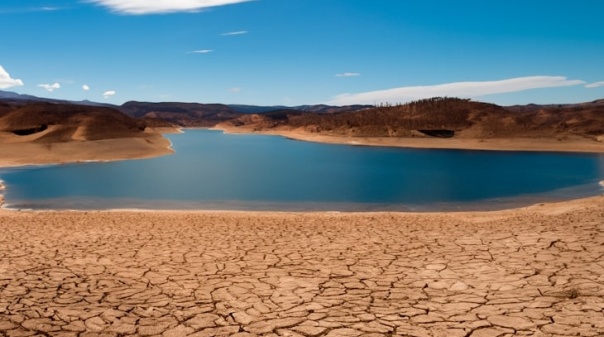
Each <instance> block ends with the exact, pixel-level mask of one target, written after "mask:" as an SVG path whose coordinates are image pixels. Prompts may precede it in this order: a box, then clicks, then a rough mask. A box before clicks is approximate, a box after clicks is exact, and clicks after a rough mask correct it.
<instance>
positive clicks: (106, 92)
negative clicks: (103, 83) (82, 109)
mask: <svg viewBox="0 0 604 337" xmlns="http://www.w3.org/2000/svg"><path fill="white" fill-rule="evenodd" d="M112 96H115V90H109V91H105V92H104V93H103V97H105V98H109V97H112Z"/></svg>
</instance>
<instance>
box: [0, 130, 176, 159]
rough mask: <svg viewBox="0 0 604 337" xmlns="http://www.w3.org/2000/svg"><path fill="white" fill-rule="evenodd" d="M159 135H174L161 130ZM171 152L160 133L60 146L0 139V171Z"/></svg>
mask: <svg viewBox="0 0 604 337" xmlns="http://www.w3.org/2000/svg"><path fill="white" fill-rule="evenodd" d="M161 132H162V133H175V132H176V131H174V132H170V130H161ZM172 153H174V150H173V149H172V143H171V142H170V140H169V139H167V138H165V137H163V136H162V134H160V133H159V132H157V133H156V132H155V131H154V132H150V133H148V135H147V136H146V137H138V138H136V137H133V138H114V139H102V140H95V141H70V142H62V143H49V144H44V143H36V142H11V141H6V139H3V138H2V137H0V168H1V167H16V166H28V165H49V164H66V163H79V162H88V161H116V160H133V159H145V158H153V157H159V156H164V155H168V154H172Z"/></svg>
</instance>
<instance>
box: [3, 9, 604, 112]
mask: <svg viewBox="0 0 604 337" xmlns="http://www.w3.org/2000/svg"><path fill="white" fill-rule="evenodd" d="M602 13H604V1H596V0H575V1H551V0H549V1H542V0H531V1H517V0H508V1H503V0H491V1H484V0H480V1H479V0H465V1H450V0H421V1H420V0H256V1H242V0H83V1H79V0H72V1H67V0H28V1H23V0H2V2H1V3H0V23H1V25H2V26H3V28H4V30H3V34H2V39H1V41H0V89H1V90H8V91H15V92H18V93H24V94H33V95H37V96H43V97H51V98H59V99H70V100H82V99H88V100H93V101H100V102H108V103H115V104H121V103H123V102H125V101H128V100H141V101H186V102H203V103H211V102H220V103H243V104H258V105H299V104H315V103H332V104H338V105H343V104H353V103H370V104H373V103H381V102H393V103H394V102H405V101H409V100H413V99H418V98H423V97H431V96H445V95H446V96H459V97H470V98H473V99H476V100H481V101H487V102H493V103H497V104H502V105H511V104H526V103H573V102H583V101H591V100H595V99H600V98H604V25H602V20H601V15H602ZM84 86H86V87H84ZM85 89H88V90H85Z"/></svg>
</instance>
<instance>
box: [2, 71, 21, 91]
mask: <svg viewBox="0 0 604 337" xmlns="http://www.w3.org/2000/svg"><path fill="white" fill-rule="evenodd" d="M20 86H23V81H21V80H18V79H14V78H11V77H10V75H9V74H8V72H7V71H6V70H4V67H2V66H0V89H6V88H10V87H20Z"/></svg>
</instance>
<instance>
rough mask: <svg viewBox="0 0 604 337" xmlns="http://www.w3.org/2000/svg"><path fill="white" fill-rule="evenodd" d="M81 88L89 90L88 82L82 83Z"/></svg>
mask: <svg viewBox="0 0 604 337" xmlns="http://www.w3.org/2000/svg"><path fill="white" fill-rule="evenodd" d="M82 90H84V91H90V87H89V86H88V84H84V85H83V86H82Z"/></svg>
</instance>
